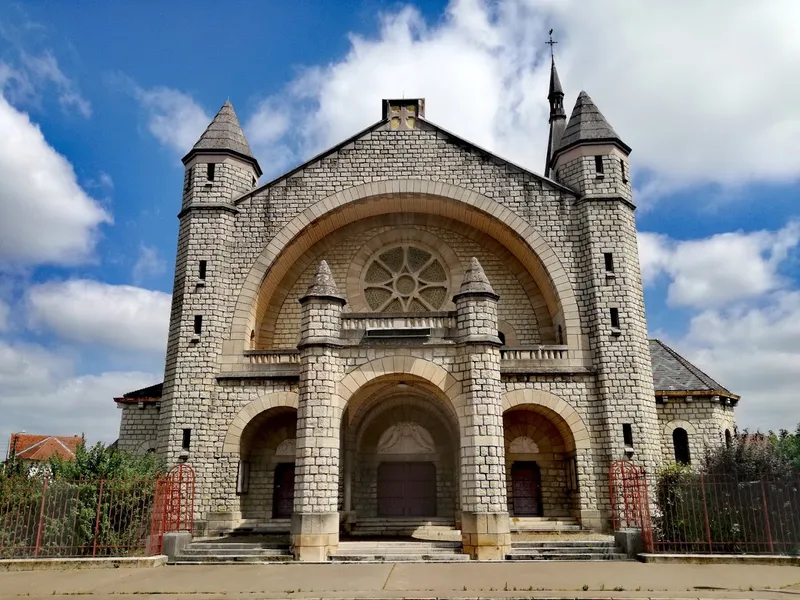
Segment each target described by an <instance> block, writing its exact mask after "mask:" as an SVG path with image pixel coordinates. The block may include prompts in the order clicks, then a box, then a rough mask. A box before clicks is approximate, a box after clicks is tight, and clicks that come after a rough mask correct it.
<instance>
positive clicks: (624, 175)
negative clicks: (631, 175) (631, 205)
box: [619, 158, 628, 183]
mask: <svg viewBox="0 0 800 600" xmlns="http://www.w3.org/2000/svg"><path fill="white" fill-rule="evenodd" d="M619 170H620V171H622V183H628V174H627V173H625V161H624V160H622V159H621V158H620V159H619Z"/></svg>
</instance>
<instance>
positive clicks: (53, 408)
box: [0, 340, 161, 443]
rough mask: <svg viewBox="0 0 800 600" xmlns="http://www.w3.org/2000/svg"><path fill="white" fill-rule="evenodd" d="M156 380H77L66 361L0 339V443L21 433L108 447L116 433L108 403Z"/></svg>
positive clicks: (116, 374) (111, 376)
mask: <svg viewBox="0 0 800 600" xmlns="http://www.w3.org/2000/svg"><path fill="white" fill-rule="evenodd" d="M160 380H161V375H157V374H154V373H142V372H138V371H129V372H125V371H111V372H105V373H101V374H98V375H76V374H74V373H73V369H72V363H71V361H70V360H69V359H67V358H66V357H65V356H62V355H60V354H58V353H54V352H51V351H48V350H46V349H44V348H42V347H40V346H31V345H12V344H9V343H7V342H4V341H2V340H0V413H1V414H2V415H3V418H2V420H0V440H8V439H9V436H10V434H11V433H12V432H13V431H21V430H25V431H28V432H30V433H47V434H55V435H79V434H81V433H85V434H86V438H87V442H89V443H94V442H96V441H103V442H106V443H109V442H112V441H114V440H115V439H116V438H117V434H118V432H119V411H118V410H117V409H116V408H115V405H114V402H113V398H115V397H118V396H121V395H122V394H124V393H126V392H129V391H132V390H135V389H138V388H141V387H144V386H147V385H152V384H153V383H157V382H158V381H160Z"/></svg>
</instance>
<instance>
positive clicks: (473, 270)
mask: <svg viewBox="0 0 800 600" xmlns="http://www.w3.org/2000/svg"><path fill="white" fill-rule="evenodd" d="M475 293H480V294H492V295H495V296H496V295H497V294H495V293H494V290H493V289H492V284H490V283H489V279H488V278H487V277H486V273H484V271H483V267H482V266H481V263H479V262H478V259H477V258H475V257H474V256H473V257H472V259H471V260H470V261H469V268H468V269H467V272H466V273H464V281H462V282H461V289H460V290H459V294H475Z"/></svg>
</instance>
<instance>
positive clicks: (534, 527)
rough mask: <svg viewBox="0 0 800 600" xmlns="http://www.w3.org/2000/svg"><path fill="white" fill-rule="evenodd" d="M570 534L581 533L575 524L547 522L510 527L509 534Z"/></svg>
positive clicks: (579, 527) (578, 526)
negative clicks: (573, 532)
mask: <svg viewBox="0 0 800 600" xmlns="http://www.w3.org/2000/svg"><path fill="white" fill-rule="evenodd" d="M567 531H569V532H572V531H582V530H581V526H580V525H577V524H570V523H557V522H549V523H531V524H525V525H516V526H515V525H512V526H511V532H512V533H536V532H542V533H559V532H567Z"/></svg>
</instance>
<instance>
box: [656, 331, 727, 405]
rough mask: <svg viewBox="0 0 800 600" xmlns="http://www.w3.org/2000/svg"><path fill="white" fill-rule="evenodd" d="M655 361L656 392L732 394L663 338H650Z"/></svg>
mask: <svg viewBox="0 0 800 600" xmlns="http://www.w3.org/2000/svg"><path fill="white" fill-rule="evenodd" d="M649 342H650V356H651V357H652V362H653V387H655V389H656V392H676V391H685V392H703V391H715V392H722V393H723V394H727V395H732V394H731V393H730V392H729V391H728V390H727V389H725V388H724V387H723V386H722V385H720V384H719V383H718V382H717V381H715V380H714V379H712V378H711V377H709V376H708V375H706V374H705V373H704V372H703V371H701V370H700V369H698V368H697V367H696V366H694V365H693V364H692V363H690V362H689V361H688V360H686V359H685V358H683V357H682V356H681V355H680V354H678V353H677V352H675V350H673V349H672V348H670V347H669V346H667V345H666V344H665V343H664V342H662V341H661V340H649Z"/></svg>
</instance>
